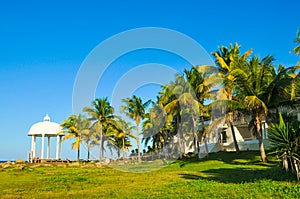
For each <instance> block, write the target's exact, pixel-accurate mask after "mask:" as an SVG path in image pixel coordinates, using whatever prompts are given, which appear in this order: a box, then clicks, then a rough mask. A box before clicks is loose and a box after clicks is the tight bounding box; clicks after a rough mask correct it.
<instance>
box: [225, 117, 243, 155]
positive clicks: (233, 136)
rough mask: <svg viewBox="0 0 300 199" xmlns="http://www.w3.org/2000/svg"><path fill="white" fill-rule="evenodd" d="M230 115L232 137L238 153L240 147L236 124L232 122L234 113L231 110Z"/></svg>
mask: <svg viewBox="0 0 300 199" xmlns="http://www.w3.org/2000/svg"><path fill="white" fill-rule="evenodd" d="M228 115H229V125H230V128H231V133H232V139H233V143H234V147H235V151H236V153H239V152H240V149H239V145H238V143H237V140H236V136H235V130H234V126H233V124H232V123H233V113H232V112H230V113H228Z"/></svg>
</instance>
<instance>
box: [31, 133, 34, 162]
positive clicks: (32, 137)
mask: <svg viewBox="0 0 300 199" xmlns="http://www.w3.org/2000/svg"><path fill="white" fill-rule="evenodd" d="M30 156H31V159H32V158H34V135H33V136H31V152H30Z"/></svg>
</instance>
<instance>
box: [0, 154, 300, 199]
mask: <svg viewBox="0 0 300 199" xmlns="http://www.w3.org/2000/svg"><path fill="white" fill-rule="evenodd" d="M160 163H161V162H160V161H159V162H153V163H152V164H153V165H154V166H155V164H160ZM19 167H20V166H19V165H16V166H13V167H9V168H0V198H1V199H2V198H66V197H68V198H299V197H300V183H297V182H296V181H295V180H296V177H295V176H293V175H290V174H288V173H286V172H285V171H283V170H282V169H281V168H280V167H279V166H278V163H276V162H270V163H268V164H263V163H261V162H260V157H259V152H242V153H240V154H238V155H237V154H235V153H228V152H227V153H225V152H221V153H216V154H211V155H210V157H209V158H207V159H204V160H201V161H198V160H197V159H195V158H189V159H184V160H178V161H176V162H174V163H172V164H170V165H169V166H166V167H164V168H162V169H159V170H156V171H153V172H145V173H131V172H122V171H119V170H116V169H112V168H109V167H107V168H95V167H93V168H88V167H78V166H65V167H62V166H36V167H31V166H26V167H24V168H23V169H20V168H19ZM131 167H132V169H133V170H134V169H135V167H136V166H131Z"/></svg>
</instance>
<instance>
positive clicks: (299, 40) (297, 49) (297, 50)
mask: <svg viewBox="0 0 300 199" xmlns="http://www.w3.org/2000/svg"><path fill="white" fill-rule="evenodd" d="M295 43H297V44H298V46H296V47H295V48H294V49H293V50H292V51H293V52H294V53H295V54H296V55H298V56H300V28H299V29H298V32H297V38H296V39H295ZM299 63H300V62H299ZM299 65H300V64H299Z"/></svg>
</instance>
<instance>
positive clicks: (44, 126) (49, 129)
mask: <svg viewBox="0 0 300 199" xmlns="http://www.w3.org/2000/svg"><path fill="white" fill-rule="evenodd" d="M33 135H35V136H42V135H44V136H57V135H64V133H63V132H62V128H61V126H60V125H59V124H58V123H55V122H51V121H50V117H49V116H48V114H47V115H46V116H45V117H44V121H43V122H38V123H36V124H34V125H32V126H31V128H30V130H29V132H28V136H33Z"/></svg>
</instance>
